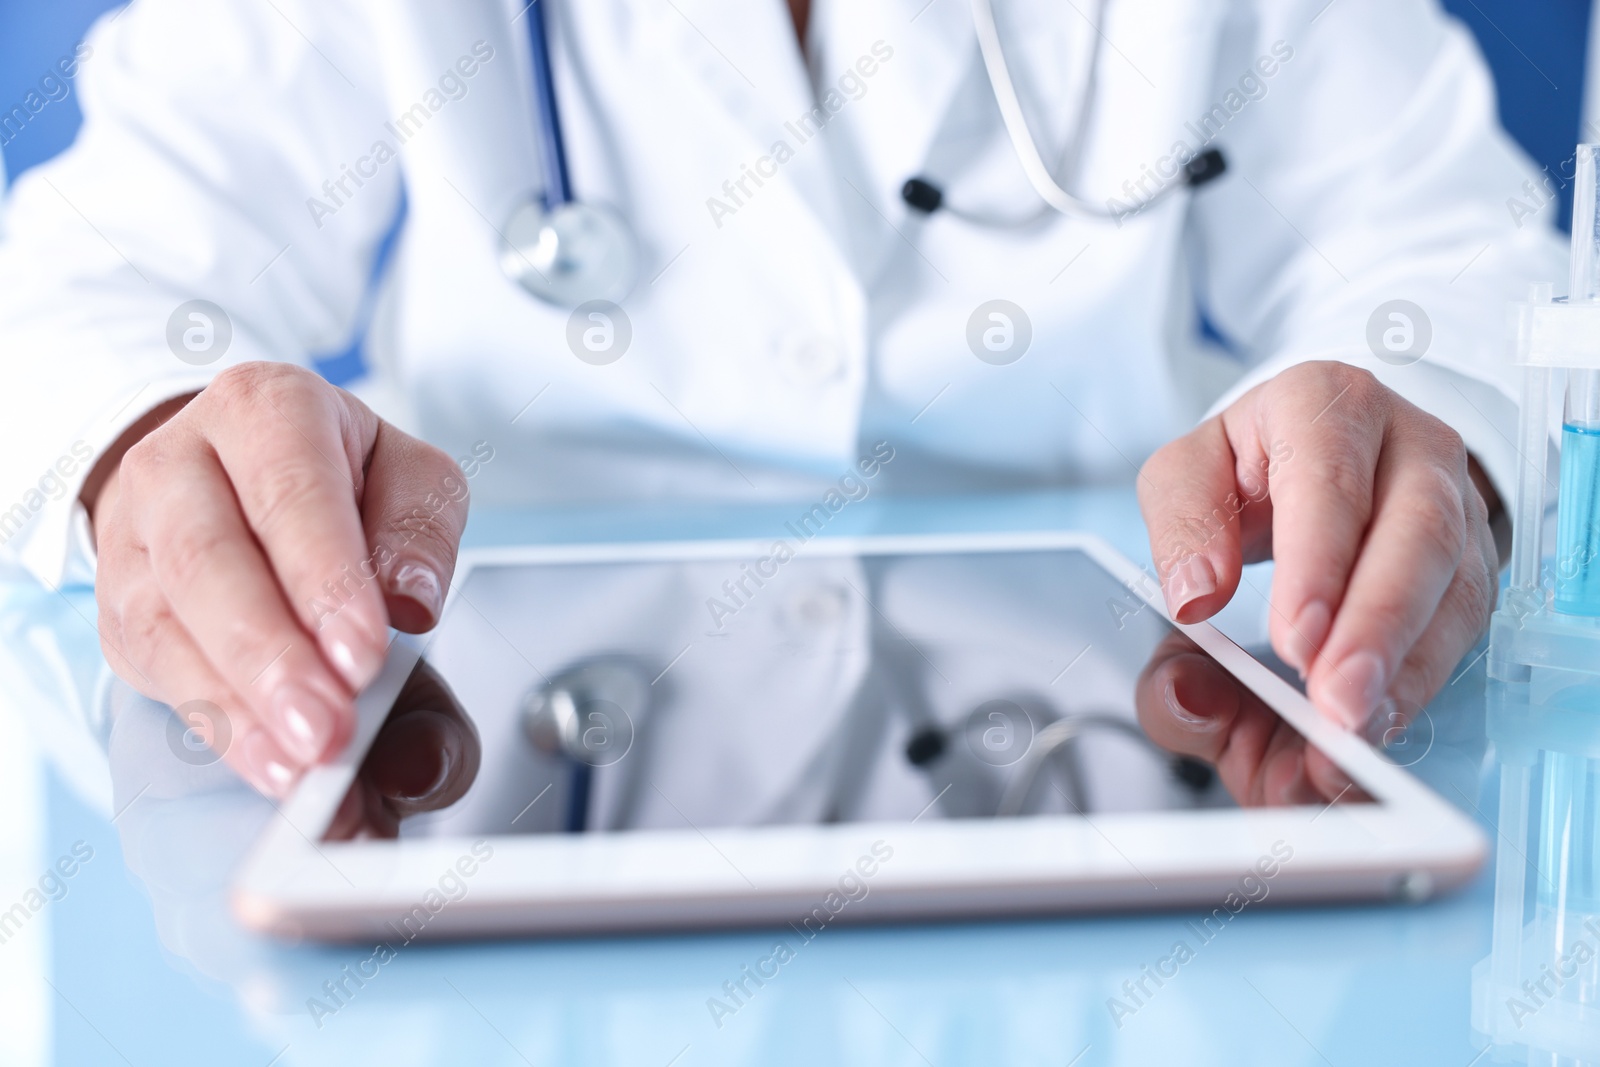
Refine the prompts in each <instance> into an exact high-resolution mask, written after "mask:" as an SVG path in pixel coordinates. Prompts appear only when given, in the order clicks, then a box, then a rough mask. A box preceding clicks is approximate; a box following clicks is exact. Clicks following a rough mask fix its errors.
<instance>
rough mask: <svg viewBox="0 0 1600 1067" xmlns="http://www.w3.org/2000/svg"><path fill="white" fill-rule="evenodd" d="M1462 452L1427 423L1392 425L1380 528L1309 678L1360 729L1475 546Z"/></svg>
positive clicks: (1370, 538) (1378, 511)
mask: <svg viewBox="0 0 1600 1067" xmlns="http://www.w3.org/2000/svg"><path fill="white" fill-rule="evenodd" d="M1456 452H1457V453H1459V454H1456V455H1447V454H1441V446H1440V445H1439V444H1438V443H1437V442H1436V441H1434V440H1429V439H1425V438H1424V437H1423V435H1422V434H1421V433H1419V432H1407V431H1396V432H1393V433H1391V434H1390V435H1389V442H1388V445H1387V447H1386V448H1385V449H1384V453H1383V458H1382V459H1381V460H1380V462H1379V465H1378V470H1377V476H1376V484H1375V486H1374V490H1373V498H1374V503H1373V508H1374V511H1373V517H1372V523H1371V529H1370V531H1369V532H1368V534H1367V536H1366V540H1365V543H1364V546H1363V548H1362V551H1361V556H1360V559H1359V560H1358V561H1357V562H1356V564H1355V567H1354V569H1353V570H1352V572H1351V574H1350V578H1349V584H1348V587H1347V588H1346V589H1345V593H1344V597H1343V599H1342V601H1341V602H1340V605H1339V608H1338V611H1337V615H1336V617H1335V619H1334V623H1333V628H1332V632H1331V633H1330V634H1329V635H1328V639H1327V642H1326V643H1325V644H1324V646H1323V648H1322V650H1321V652H1320V654H1319V655H1318V656H1317V658H1316V661H1315V663H1314V664H1313V666H1312V669H1311V671H1310V674H1309V676H1308V679H1307V682H1308V684H1307V693H1308V694H1309V695H1310V696H1311V699H1312V701H1313V702H1314V703H1315V704H1316V705H1317V707H1318V708H1319V709H1320V710H1322V711H1323V713H1324V714H1329V715H1331V716H1333V717H1334V718H1335V719H1337V720H1338V721H1339V722H1342V723H1343V724H1344V725H1345V726H1347V727H1349V728H1351V729H1360V728H1362V727H1364V726H1365V725H1366V723H1367V720H1368V719H1369V718H1371V716H1372V712H1373V711H1374V710H1375V709H1376V708H1377V707H1378V705H1379V703H1381V702H1382V700H1383V698H1384V694H1385V693H1387V692H1388V690H1389V686H1390V684H1391V683H1392V682H1393V680H1394V675H1395V672H1396V670H1397V669H1398V668H1399V666H1400V664H1401V661H1402V660H1403V659H1404V658H1405V656H1406V653H1407V652H1408V650H1409V649H1410V648H1411V646H1412V644H1413V643H1415V641H1416V640H1417V638H1418V637H1419V636H1421V634H1422V632H1423V630H1424V629H1426V628H1427V626H1428V624H1429V620H1430V619H1432V618H1433V616H1434V612H1435V610H1436V609H1437V608H1438V607H1439V602H1440V598H1442V597H1443V596H1444V594H1445V590H1446V589H1448V588H1449V587H1450V584H1451V582H1452V580H1453V578H1454V576H1455V574H1456V570H1457V568H1458V566H1459V565H1460V563H1461V559H1462V553H1463V552H1464V551H1465V550H1466V548H1467V547H1468V544H1467V535H1468V525H1467V523H1468V520H1467V516H1466V500H1467V497H1466V494H1467V492H1468V491H1469V486H1468V483H1467V471H1466V454H1465V452H1464V451H1462V450H1460V449H1459V448H1457V449H1456ZM1452 468H1454V469H1452ZM1478 569H1479V570H1481V569H1482V565H1481V562H1480V563H1479V568H1478ZM1463 647H1465V646H1463ZM1460 651H1462V649H1458V650H1457V654H1458V655H1459V653H1460ZM1452 662H1453V661H1452ZM1446 669H1448V667H1446Z"/></svg>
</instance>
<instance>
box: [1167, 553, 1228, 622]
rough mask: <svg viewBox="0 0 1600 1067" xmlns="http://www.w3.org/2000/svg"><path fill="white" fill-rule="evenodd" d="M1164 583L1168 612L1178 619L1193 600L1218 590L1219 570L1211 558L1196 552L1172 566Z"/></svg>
mask: <svg viewBox="0 0 1600 1067" xmlns="http://www.w3.org/2000/svg"><path fill="white" fill-rule="evenodd" d="M1164 585H1165V593H1166V596H1167V613H1168V614H1170V615H1171V616H1172V617H1173V618H1174V619H1176V618H1177V617H1178V613H1179V612H1180V611H1182V610H1183V609H1184V607H1185V606H1186V605H1188V604H1189V603H1190V602H1191V601H1193V600H1196V599H1198V598H1200V597H1203V596H1209V595H1210V594H1212V593H1215V592H1216V591H1217V572H1216V571H1215V570H1213V569H1212V567H1211V561H1210V560H1209V559H1206V557H1205V556H1202V555H1201V554H1200V553H1198V552H1196V553H1195V554H1194V555H1192V556H1189V557H1187V558H1185V559H1184V560H1183V561H1182V562H1180V563H1179V564H1178V565H1177V566H1176V567H1173V568H1172V571H1171V573H1169V574H1168V575H1167V580H1166V582H1165V583H1164Z"/></svg>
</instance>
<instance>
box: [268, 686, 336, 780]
mask: <svg viewBox="0 0 1600 1067" xmlns="http://www.w3.org/2000/svg"><path fill="white" fill-rule="evenodd" d="M272 714H273V717H274V718H275V719H276V722H277V733H278V737H279V739H280V740H282V741H283V743H284V746H285V747H286V748H287V749H289V751H291V752H293V753H294V754H295V755H296V756H298V757H300V759H301V760H302V761H304V762H306V763H311V762H314V761H316V760H318V759H320V758H321V757H322V754H323V752H325V751H327V748H328V740H329V739H330V738H331V737H332V736H333V709H332V708H330V707H328V705H327V702H326V701H325V700H323V699H322V698H320V697H318V696H316V695H315V694H313V693H312V692H311V691H310V690H309V689H306V688H304V687H303V686H300V685H296V684H295V683H293V682H290V683H288V684H286V685H282V686H279V687H278V690H277V692H275V693H273V694H272Z"/></svg>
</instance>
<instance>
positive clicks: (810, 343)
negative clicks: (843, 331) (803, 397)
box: [777, 333, 845, 387]
mask: <svg viewBox="0 0 1600 1067" xmlns="http://www.w3.org/2000/svg"><path fill="white" fill-rule="evenodd" d="M777 356H778V363H779V366H781V367H782V368H783V373H784V376H785V377H786V378H788V379H790V380H791V381H793V382H795V383H796V384H798V385H807V386H812V387H819V386H824V385H827V384H829V383H831V382H833V381H834V380H835V379H837V378H839V376H840V375H841V374H842V373H843V371H844V362H845V356H844V351H843V350H842V349H841V348H840V347H839V346H838V345H837V344H835V343H834V342H832V341H830V340H828V339H827V338H826V337H819V336H817V335H815V334H800V333H793V334H788V335H786V336H784V338H783V339H782V340H781V341H779V342H778V348H777Z"/></svg>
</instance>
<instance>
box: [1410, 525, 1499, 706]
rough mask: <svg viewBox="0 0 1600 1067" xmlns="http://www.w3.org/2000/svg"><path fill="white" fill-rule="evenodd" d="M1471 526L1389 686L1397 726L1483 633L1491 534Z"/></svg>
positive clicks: (1491, 596) (1495, 585) (1492, 575)
mask: <svg viewBox="0 0 1600 1067" xmlns="http://www.w3.org/2000/svg"><path fill="white" fill-rule="evenodd" d="M1472 527H1473V529H1472V534H1471V540H1472V541H1473V545H1472V547H1471V549H1470V550H1469V553H1468V555H1467V557H1466V558H1465V559H1464V560H1463V562H1462V565H1461V567H1460V569H1459V570H1458V571H1457V572H1456V574H1455V576H1454V577H1453V579H1452V580H1451V583H1450V587H1449V589H1447V590H1446V591H1445V594H1444V597H1443V598H1442V599H1441V600H1440V602H1439V606H1438V610H1437V611H1436V612H1435V613H1434V615H1433V618H1432V619H1431V620H1430V621H1429V623H1428V626H1427V628H1426V629H1425V630H1424V631H1423V632H1422V635H1421V636H1420V637H1418V638H1417V640H1416V642H1415V643H1414V644H1412V646H1411V648H1410V650H1409V651H1408V652H1407V653H1406V656H1405V659H1404V660H1403V661H1402V662H1401V665H1400V669H1399V670H1398V671H1397V672H1396V673H1395V677H1394V681H1393V682H1392V683H1390V685H1389V689H1388V698H1389V701H1390V704H1391V705H1392V709H1393V713H1394V717H1395V720H1396V724H1397V725H1399V724H1403V722H1405V721H1409V720H1410V718H1411V717H1412V716H1413V715H1415V714H1416V712H1417V711H1418V710H1420V709H1421V708H1423V707H1425V706H1427V704H1428V702H1429V701H1430V700H1432V699H1433V697H1434V694H1436V693H1438V692H1439V690H1440V689H1442V688H1443V687H1444V686H1445V684H1446V683H1447V682H1448V681H1449V680H1450V674H1451V672H1452V671H1454V670H1455V669H1456V667H1457V666H1458V665H1459V664H1460V662H1461V658H1462V656H1464V655H1465V654H1466V653H1467V652H1468V651H1469V650H1470V649H1471V648H1472V646H1473V645H1474V644H1476V643H1477V642H1478V639H1479V638H1480V637H1482V636H1483V630H1484V627H1485V626H1486V625H1488V621H1489V614H1490V612H1491V611H1493V610H1494V600H1495V596H1496V594H1497V593H1498V592H1499V582H1498V568H1499V558H1498V555H1497V554H1496V553H1495V548H1494V537H1493V534H1492V533H1491V532H1490V531H1489V529H1488V524H1487V523H1482V522H1477V521H1474V522H1473V524H1472ZM1486 557H1487V558H1486ZM1491 559H1492V560H1493V562H1490V560H1491Z"/></svg>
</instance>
